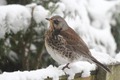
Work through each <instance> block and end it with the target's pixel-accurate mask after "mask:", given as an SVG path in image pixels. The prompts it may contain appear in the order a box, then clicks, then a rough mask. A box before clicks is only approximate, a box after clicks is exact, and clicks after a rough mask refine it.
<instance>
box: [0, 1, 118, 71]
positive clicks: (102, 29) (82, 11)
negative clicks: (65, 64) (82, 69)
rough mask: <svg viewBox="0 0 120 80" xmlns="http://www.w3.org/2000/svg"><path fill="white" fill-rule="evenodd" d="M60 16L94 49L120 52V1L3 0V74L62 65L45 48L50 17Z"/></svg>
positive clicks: (0, 33) (0, 28)
mask: <svg viewBox="0 0 120 80" xmlns="http://www.w3.org/2000/svg"><path fill="white" fill-rule="evenodd" d="M53 15H60V16H62V17H64V18H65V20H66V21H67V22H68V24H69V25H70V26H71V27H72V28H73V29H74V30H75V31H76V32H77V33H78V34H79V35H80V36H81V37H82V38H83V39H84V41H85V42H86V43H87V45H88V47H89V48H90V49H95V50H96V51H98V52H101V53H107V54H109V55H110V56H112V57H115V55H116V54H118V53H119V52H120V1H119V0H0V72H1V73H2V72H4V71H7V72H12V71H17V70H21V71H23V70H36V69H40V68H43V67H47V66H48V65H51V64H52V65H55V66H57V65H58V64H57V63H56V62H55V61H54V60H53V59H52V58H51V57H50V56H49V54H48V53H47V51H46V49H45V46H44V34H45V31H46V30H47V28H48V26H49V24H48V22H47V21H46V20H45V18H46V17H51V16H53Z"/></svg>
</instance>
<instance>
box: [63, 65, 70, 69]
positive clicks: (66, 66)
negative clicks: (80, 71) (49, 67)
mask: <svg viewBox="0 0 120 80" xmlns="http://www.w3.org/2000/svg"><path fill="white" fill-rule="evenodd" d="M69 64H70V63H67V64H66V65H65V66H64V67H63V68H62V70H64V69H65V68H68V69H70V67H69V66H68V65H69Z"/></svg>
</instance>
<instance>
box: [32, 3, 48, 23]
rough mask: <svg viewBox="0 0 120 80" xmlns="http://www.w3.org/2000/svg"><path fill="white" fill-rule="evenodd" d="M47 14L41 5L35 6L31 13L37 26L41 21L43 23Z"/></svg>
mask: <svg viewBox="0 0 120 80" xmlns="http://www.w3.org/2000/svg"><path fill="white" fill-rule="evenodd" d="M48 12H49V11H47V10H46V9H45V8H44V7H42V6H41V5H39V6H36V7H35V8H34V11H33V18H34V20H35V21H36V23H37V24H39V23H40V22H41V21H44V20H45V18H46V17H47V16H48Z"/></svg>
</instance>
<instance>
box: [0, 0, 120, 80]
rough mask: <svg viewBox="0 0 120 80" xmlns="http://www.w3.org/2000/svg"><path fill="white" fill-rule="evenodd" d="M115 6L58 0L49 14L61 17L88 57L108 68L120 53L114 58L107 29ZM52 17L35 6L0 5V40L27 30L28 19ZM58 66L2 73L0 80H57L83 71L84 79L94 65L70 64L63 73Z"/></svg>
mask: <svg viewBox="0 0 120 80" xmlns="http://www.w3.org/2000/svg"><path fill="white" fill-rule="evenodd" d="M118 4H119V5H120V1H119V0H110V1H109V0H61V1H60V2H58V3H56V4H54V3H52V2H51V3H49V7H51V6H53V5H54V6H59V7H58V8H57V10H56V11H55V12H54V13H53V14H52V15H56V14H57V15H60V16H62V17H65V20H66V21H67V23H68V24H69V26H71V27H72V28H73V29H74V30H76V31H77V32H78V34H79V35H80V36H81V37H82V38H83V39H84V41H85V42H86V43H87V45H88V46H89V48H90V49H91V53H92V55H93V56H94V57H95V58H96V59H98V61H100V62H101V63H104V64H108V65H109V64H114V63H116V62H117V61H118V62H120V52H119V54H117V55H116V53H115V50H116V43H115V40H114V38H113V35H112V33H111V30H110V29H111V25H110V24H112V23H114V25H115V20H113V19H112V15H113V14H114V13H115V12H116V11H117V10H116V7H115V6H116V5H118ZM52 15H50V11H49V10H46V9H45V8H44V7H43V6H41V5H39V6H38V5H36V4H29V5H27V6H22V5H7V6H0V39H2V38H4V36H5V33H8V34H9V33H11V32H13V33H17V32H18V31H20V30H24V31H25V30H26V29H27V28H29V25H30V23H31V17H32V16H33V19H34V20H35V21H36V23H37V24H39V23H40V22H41V21H44V20H45V18H46V17H48V16H49V17H51V16H52ZM16 25H17V26H16ZM111 56H112V57H111ZM114 57H115V58H114ZM62 66H64V65H61V66H59V67H58V68H56V67H53V66H52V65H50V66H49V67H47V68H45V69H40V70H34V71H23V72H21V71H16V72H11V73H8V72H4V73H3V74H0V80H43V79H45V78H47V77H48V76H49V77H53V79H54V80H58V79H59V76H60V75H64V74H65V73H67V74H69V75H70V76H69V79H72V78H74V75H75V73H78V72H82V71H83V74H82V77H87V76H89V75H90V71H91V70H95V69H96V66H95V65H94V64H90V63H88V62H81V61H80V62H75V63H72V64H70V65H69V67H70V69H65V70H64V71H62V70H61V68H62ZM64 72H65V73H64Z"/></svg>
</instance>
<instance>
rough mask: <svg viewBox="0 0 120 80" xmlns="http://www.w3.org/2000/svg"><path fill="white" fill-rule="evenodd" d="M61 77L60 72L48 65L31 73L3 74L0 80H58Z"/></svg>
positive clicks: (61, 72) (61, 73)
mask: <svg viewBox="0 0 120 80" xmlns="http://www.w3.org/2000/svg"><path fill="white" fill-rule="evenodd" d="M61 75H64V72H63V71H62V70H59V69H58V68H56V67H53V66H52V65H50V66H49V67H47V68H45V69H44V68H43V69H38V70H33V71H23V72H22V71H16V72H13V73H10V72H4V73H3V74H1V75H0V80H44V79H45V78H47V77H50V78H51V77H53V80H59V76H61ZM6 76H7V77H6Z"/></svg>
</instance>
